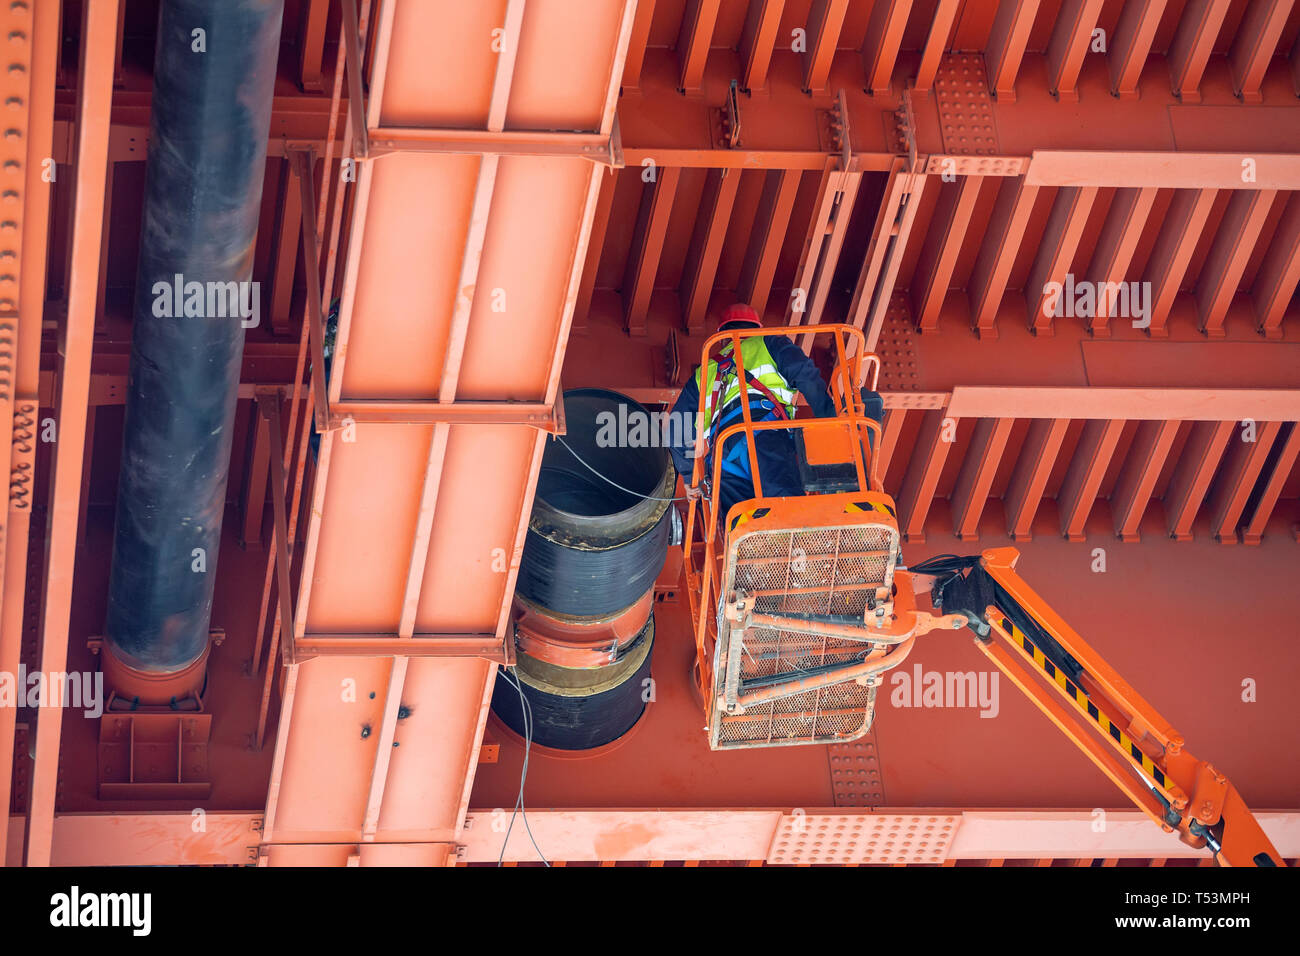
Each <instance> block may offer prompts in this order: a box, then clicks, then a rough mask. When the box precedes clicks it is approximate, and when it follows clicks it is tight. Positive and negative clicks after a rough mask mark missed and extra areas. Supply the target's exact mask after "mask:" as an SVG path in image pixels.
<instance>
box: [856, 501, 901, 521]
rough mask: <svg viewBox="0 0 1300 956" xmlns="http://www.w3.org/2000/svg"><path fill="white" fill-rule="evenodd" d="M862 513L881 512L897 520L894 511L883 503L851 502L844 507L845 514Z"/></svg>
mask: <svg viewBox="0 0 1300 956" xmlns="http://www.w3.org/2000/svg"><path fill="white" fill-rule="evenodd" d="M860 511H881V512H884V513H885V514H887V515H889V517H891V518H897V517H898V515H896V514H895V513H894V509H893V508H891V507H890V506H889V505H887V504H885V503H884V502H883V501H879V502H878V501H850V502H849V503H848V504H846V505H845V506H844V513H845V514H854V513H857V512H860Z"/></svg>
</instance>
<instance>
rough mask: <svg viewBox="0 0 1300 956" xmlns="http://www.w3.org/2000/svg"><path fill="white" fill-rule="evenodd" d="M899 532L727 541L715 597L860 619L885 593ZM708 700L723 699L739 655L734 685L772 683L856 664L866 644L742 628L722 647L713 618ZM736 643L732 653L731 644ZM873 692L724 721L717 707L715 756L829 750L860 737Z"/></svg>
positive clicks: (776, 610)
mask: <svg viewBox="0 0 1300 956" xmlns="http://www.w3.org/2000/svg"><path fill="white" fill-rule="evenodd" d="M897 555H898V532H897V530H896V529H894V528H892V527H890V526H888V525H878V524H865V525H852V526H846V527H831V528H815V529H783V530H771V531H753V532H750V533H749V534H744V535H739V536H737V537H736V539H735V540H734V541H733V542H732V553H731V560H730V562H729V565H728V566H729V568H730V573H729V579H728V582H727V589H726V591H724V592H723V593H725V594H730V593H731V592H733V591H743V592H744V593H745V594H747V595H749V596H750V597H751V598H752V599H753V607H754V611H755V612H756V613H760V614H833V615H836V616H847V617H854V618H858V619H861V618H862V617H863V615H864V613H865V611H866V606H867V601H868V600H869V599H870V598H872V597H873V596H874V595H875V591H876V588H878V587H891V586H892V584H893V575H894V564H895V562H896V560H897ZM718 624H719V629H718V633H719V635H720V638H719V642H718V653H717V660H716V661H715V667H714V674H715V697H714V699H715V701H716V699H717V697H718V696H721V695H722V694H723V691H724V687H725V681H726V675H727V664H728V658H729V657H730V656H731V655H733V654H734V655H738V656H739V676H740V682H741V685H742V686H744V685H745V684H750V685H751V686H752V683H753V682H755V681H763V680H765V679H771V678H773V677H784V678H785V679H786V680H795V679H798V678H799V677H800V676H803V675H804V674H806V673H807V672H808V671H810V670H813V669H816V668H821V667H825V666H828V665H832V666H833V665H835V664H849V663H853V662H854V661H857V660H860V659H861V658H862V656H863V655H864V654H865V653H866V652H868V651H870V650H871V649H872V647H874V645H872V644H865V643H863V642H861V641H851V640H841V639H837V638H829V637H824V636H819V635H810V634H800V633H794V632H791V631H784V630H775V629H772V628H750V629H749V630H748V631H746V632H745V634H744V638H743V642H736V641H735V640H734V639H730V640H729V639H728V637H727V634H728V629H727V626H726V622H725V621H724V620H722V619H721V617H719V621H718ZM737 643H739V646H735V645H736V644H737ZM875 700H876V689H875V688H874V687H866V686H862V685H859V684H856V683H853V682H852V681H847V682H844V683H841V684H835V685H832V686H830V687H825V688H820V689H817V690H811V691H804V692H801V693H797V694H792V695H791V696H787V697H781V698H777V699H776V700H773V701H769V702H767V703H764V704H760V705H756V706H753V707H750V708H748V709H747V710H746V712H745V713H744V714H737V715H728V714H726V712H725V711H722V710H717V709H715V712H714V715H713V720H712V721H711V728H712V734H711V738H712V745H713V747H714V748H715V749H719V750H724V749H734V748H741V747H771V746H787V745H792V744H819V743H836V742H842V741H846V740H853V739H855V738H857V737H860V736H861V735H862V734H864V733H866V731H867V730H868V728H870V726H871V722H872V719H873V717H874V713H875Z"/></svg>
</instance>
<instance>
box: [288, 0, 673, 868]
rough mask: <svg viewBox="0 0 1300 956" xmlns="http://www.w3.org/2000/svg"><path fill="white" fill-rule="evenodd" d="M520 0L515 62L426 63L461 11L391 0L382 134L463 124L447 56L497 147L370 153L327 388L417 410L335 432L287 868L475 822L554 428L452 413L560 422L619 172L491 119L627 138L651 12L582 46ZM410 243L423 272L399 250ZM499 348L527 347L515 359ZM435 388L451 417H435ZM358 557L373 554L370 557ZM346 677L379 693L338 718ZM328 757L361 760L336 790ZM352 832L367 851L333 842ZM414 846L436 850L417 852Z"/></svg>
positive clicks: (322, 498) (296, 746) (317, 557)
mask: <svg viewBox="0 0 1300 956" xmlns="http://www.w3.org/2000/svg"><path fill="white" fill-rule="evenodd" d="M448 2H450V0H448ZM511 9H512V13H513V15H514V22H516V23H519V24H520V27H519V34H518V42H517V43H512V42H511V39H512V34H513V29H512V28H509V27H508V28H507V30H506V37H505V44H504V49H506V50H508V49H509V48H510V47H511V46H515V47H517V50H518V53H517V57H516V58H515V62H514V65H513V77H511V75H510V72H509V71H508V70H506V69H505V68H503V66H502V63H503V58H502V57H498V56H496V55H495V52H496V51H489V50H488V49H487V45H486V44H483V45H482V47H479V46H478V44H477V43H475V42H470V41H469V40H466V42H464V43H463V44H462V46H463V49H465V50H466V51H467V55H468V56H471V57H477V58H478V62H477V64H476V66H475V68H474V69H472V70H468V71H465V70H462V69H461V66H462V64H459V63H458V64H454V65H453V64H441V65H440V64H432V65H431V64H430V63H429V61H428V60H427V56H426V55H425V54H424V53H423V51H422V47H421V45H420V42H419V40H418V37H419V36H423V35H427V34H428V33H429V32H430V30H431V29H435V28H436V26H437V25H438V24H439V23H442V22H445V13H446V11H445V10H444V9H442V8H441V7H440V6H439V5H438V4H433V3H423V2H421V3H411V2H399V3H392V4H385V5H383V6H382V7H381V8H380V22H379V24H378V25H377V31H378V33H377V36H378V41H377V44H376V53H375V58H374V64H375V66H374V73H373V75H372V77H371V83H370V89H371V100H370V111H369V113H370V115H369V122H370V125H371V127H372V129H375V130H377V129H381V128H384V126H385V125H386V124H388V123H389V122H390V121H393V120H395V118H398V117H400V122H401V124H402V125H403V126H405V127H406V128H408V129H411V130H415V131H416V132H417V135H416V136H415V137H413V138H414V139H419V133H422V132H424V131H425V130H427V129H429V128H431V126H429V125H428V124H434V123H445V122H446V118H444V116H443V115H442V114H441V113H440V110H443V109H444V108H445V103H444V102H442V101H430V100H429V99H428V97H427V96H425V95H423V93H422V90H423V86H422V85H421V84H423V83H424V82H426V80H425V77H426V76H427V71H428V70H429V69H433V70H435V72H437V71H439V70H441V71H442V73H441V74H440V75H439V76H440V79H439V81H440V82H447V83H452V84H460V85H461V87H462V88H463V89H462V92H463V94H464V96H465V97H467V98H469V99H478V98H480V97H481V100H482V102H483V103H485V104H486V107H485V109H484V110H483V111H481V112H480V114H479V115H478V117H477V118H472V117H471V118H469V119H468V120H466V119H465V118H461V121H462V122H465V123H466V126H467V128H470V131H471V132H472V133H474V134H475V135H476V136H478V137H479V138H480V139H482V140H483V141H484V154H485V155H489V156H491V159H487V158H485V157H484V156H479V157H475V156H470V157H462V156H459V155H456V154H454V153H451V152H443V151H432V152H430V151H415V150H404V151H402V152H401V153H400V154H393V155H388V156H384V157H382V158H379V159H375V160H372V161H370V162H367V163H365V164H363V165H362V168H361V175H360V177H359V179H358V181H357V186H356V189H357V196H356V202H355V209H354V213H353V221H352V227H351V237H350V239H349V244H348V262H347V266H346V269H345V272H344V278H343V295H342V305H341V309H340V327H339V333H338V340H337V344H338V354H337V357H336V360H335V361H336V364H335V365H334V367H333V368H332V369H331V377H330V383H329V387H330V395H329V397H330V399H331V401H332V402H337V403H338V408H339V409H341V410H342V411H343V412H346V411H348V410H349V409H350V408H353V409H355V410H357V411H361V412H365V410H366V406H367V405H368V403H374V402H378V403H381V405H383V406H384V407H382V408H375V407H373V406H371V407H370V411H369V414H371V415H372V416H373V417H375V418H381V417H383V416H389V417H398V418H402V419H404V420H402V421H398V422H390V423H387V424H381V423H379V422H378V421H371V422H364V423H363V422H356V423H355V426H356V440H355V445H357V446H360V447H359V448H354V447H351V445H350V443H349V441H348V439H347V437H346V430H345V429H337V430H334V431H330V432H328V433H326V434H325V435H323V436H322V439H321V446H320V456H319V461H318V462H317V470H316V479H315V480H316V487H315V489H314V492H313V504H312V508H311V515H312V517H311V518H310V523H309V526H308V530H307V542H306V548H305V552H304V556H303V565H302V572H301V579H300V588H299V597H298V610H297V616H296V620H295V622H294V632H293V635H294V636H293V639H294V640H295V642H296V646H297V648H298V650H299V652H300V653H301V654H303V655H304V660H303V662H301V663H298V664H295V665H294V666H292V667H290V668H288V670H287V672H286V677H285V681H284V688H283V691H282V694H283V703H282V705H281V713H282V716H281V721H280V727H279V730H278V732H277V737H276V751H275V754H274V758H273V760H274V762H273V768H272V779H271V786H270V790H269V793H268V803H267V832H266V836H265V844H264V851H265V853H264V859H265V860H266V861H267V862H268V863H271V864H273V865H276V864H282V863H292V862H303V861H310V860H313V859H314V860H318V861H321V862H330V863H341V862H346V859H347V858H348V857H349V856H355V857H356V858H357V860H358V862H359V863H360V864H361V865H367V864H368V862H369V863H374V862H383V861H388V862H423V863H426V864H439V863H444V862H447V861H448V859H449V858H450V856H451V855H452V854H453V852H454V844H455V841H456V839H457V834H458V832H459V830H460V828H461V825H462V823H463V819H464V813H465V809H466V806H467V803H468V798H469V787H470V784H471V782H472V778H473V771H474V766H475V763H476V761H477V759H478V752H479V741H480V740H481V738H482V734H483V727H484V724H485V722H486V719H487V710H488V704H489V701H490V698H491V692H492V687H493V679H492V678H493V675H494V673H495V667H496V661H502V662H504V661H505V660H506V659H507V658H506V654H505V651H506V650H507V649H508V648H507V645H506V640H505V632H506V626H507V624H508V621H509V615H508V612H509V600H508V595H509V593H511V591H512V590H513V586H514V579H515V575H516V574H517V569H518V563H519V556H520V553H521V551H522V547H523V539H524V535H525V533H526V531H527V516H528V514H529V512H530V510H531V505H532V495H533V486H534V483H535V481H536V476H537V473H538V470H539V468H540V462H541V454H542V451H543V449H544V447H545V445H544V443H545V440H546V437H545V434H544V432H543V431H541V430H540V429H539V428H537V427H534V426H533V425H531V424H527V423H525V422H516V423H515V424H513V425H505V424H503V425H501V426H500V427H492V428H484V427H479V425H477V424H474V421H475V420H474V419H472V418H469V417H466V416H465V415H463V414H462V413H461V412H460V411H458V410H457V409H458V407H459V406H462V405H477V406H478V411H479V412H485V411H486V412H487V413H488V415H489V416H490V417H491V416H495V417H497V418H500V417H501V416H505V415H514V414H516V413H517V412H518V408H517V407H516V408H515V409H514V410H511V409H510V408H508V407H506V406H510V405H512V404H513V405H515V406H520V405H524V406H530V407H531V408H533V409H534V410H536V411H537V413H538V414H539V415H541V416H547V417H549V418H550V419H551V420H552V421H553V422H554V427H555V428H556V429H557V430H558V429H561V428H562V427H563V423H562V416H561V414H560V410H559V409H558V408H556V403H557V398H558V391H559V373H560V366H561V363H562V360H563V355H564V348H565V339H566V338H567V335H568V331H569V328H570V325H571V322H572V317H573V310H574V308H575V306H576V304H577V301H578V297H579V294H580V286H581V281H582V266H583V264H584V263H585V261H586V260H587V257H588V240H589V236H590V229H591V222H592V219H593V217H594V216H595V211H596V206H597V204H598V198H599V191H600V185H601V179H602V177H603V175H604V174H603V171H602V168H601V167H600V166H598V165H594V164H592V163H590V162H587V161H585V160H586V157H584V156H583V155H582V154H581V153H580V152H578V151H573V152H570V153H569V154H567V156H554V155H552V156H549V157H545V158H537V157H536V154H532V153H522V152H521V153H513V154H512V153H506V152H502V151H500V150H498V149H497V148H496V145H497V144H494V143H492V142H490V141H489V140H490V139H491V137H494V136H498V135H504V134H498V133H494V132H493V127H495V128H496V129H497V130H500V129H501V128H502V125H503V123H504V120H505V117H506V115H507V107H508V109H509V115H510V117H511V122H512V123H515V122H518V123H519V125H521V126H525V127H527V126H529V125H534V126H538V127H541V128H552V127H556V126H558V127H559V128H567V129H586V130H596V131H597V132H596V133H594V134H592V135H593V136H594V137H596V138H597V139H599V140H603V141H610V139H611V137H612V136H613V129H614V105H615V101H616V98H617V90H618V77H619V76H621V75H622V72H623V68H624V64H625V58H626V47H627V44H628V42H629V37H630V35H631V32H632V25H633V5H631V4H627V3H622V2H617V3H605V4H602V5H598V6H595V7H593V9H592V10H591V11H590V15H589V16H588V17H586V18H584V19H583V21H582V24H583V29H584V31H586V32H585V33H583V35H582V36H580V37H577V38H576V45H575V46H574V48H573V49H574V50H575V51H579V50H580V51H582V53H581V55H576V54H574V53H572V52H563V51H561V52H560V53H559V54H557V53H556V52H555V47H554V44H552V43H542V42H539V40H538V38H539V37H555V36H560V35H563V36H570V35H571V32H572V23H573V21H572V20H571V19H570V18H567V17H566V11H565V10H564V9H562V8H559V7H552V6H548V5H529V6H528V7H527V8H526V9H525V8H524V7H523V5H522V4H512V8H511ZM520 11H522V13H523V16H522V19H520V18H519V16H518V13H519V12H520ZM458 15H459V14H458ZM466 16H469V17H470V18H471V21H474V18H477V21H476V22H466V23H464V24H463V26H464V27H465V29H467V30H468V31H469V34H470V35H471V36H478V35H479V34H480V32H481V35H482V36H484V37H486V36H488V34H489V33H490V32H491V30H492V29H494V28H496V27H498V26H499V24H496V23H493V22H492V21H493V20H494V19H495V16H496V15H494V13H493V11H491V10H480V9H477V8H473V9H471V10H470V11H469V12H468V13H467V14H466ZM510 19H511V18H510V16H508V18H507V20H508V22H510ZM399 21H400V22H399ZM457 22H458V23H460V22H461V21H460V20H458V21H457ZM556 55H561V56H562V57H563V63H564V67H565V68H564V69H563V70H559V69H557V68H556V63H555V62H554V57H555V56H556ZM547 57H549V58H550V59H549V60H548V59H547ZM448 71H453V72H450V73H449V72H448ZM575 71H576V74H575ZM485 74H489V75H490V74H495V75H494V79H493V83H492V87H491V89H490V90H489V89H487V88H486V84H484V83H483V81H482V80H481V79H477V80H476V78H479V77H482V76H484V75H485ZM575 75H581V77H582V79H583V82H582V83H575V82H574V76H575ZM476 82H477V85H475V84H476ZM556 84H561V85H558V86H557V85H556ZM511 85H513V90H512V92H511V95H510V96H509V99H507V93H506V90H507V89H508V88H510V87H511ZM543 94H544V95H543ZM447 102H460V100H459V99H452V100H449V101H447ZM557 110H558V111H559V112H558V113H557V112H556V111H557ZM477 126H481V127H483V129H481V130H476V129H472V127H477ZM378 138H379V137H376V139H378ZM488 163H492V164H494V165H495V166H496V175H495V183H494V189H493V191H492V192H491V194H490V201H489V199H488V197H487V196H486V195H485V194H486V189H485V187H484V186H483V183H482V175H481V170H482V168H483V167H484V166H485V165H486V164H488ZM663 172H668V171H663ZM474 195H477V196H478V201H477V203H476V202H475V201H474V200H473V199H470V198H469V197H471V196H474ZM476 205H477V208H475V207H476ZM413 207H414V208H413ZM483 216H486V217H487V218H486V221H483ZM479 233H481V239H480V237H479V235H478V234H479ZM457 253H459V254H460V255H459V257H458V256H457ZM412 254H416V255H418V256H419V257H420V258H421V261H424V262H426V263H428V269H427V270H423V271H421V270H416V271H412V270H409V269H407V268H405V267H404V266H402V265H401V263H402V262H405V261H407V260H408V259H409V257H410V256H411V255H412ZM651 278H653V277H651ZM467 299H468V304H467V303H466V300H467ZM412 309H414V310H415V315H412V313H411V310H412ZM502 341H510V342H511V344H512V347H513V349H512V351H511V352H510V353H509V355H510V358H509V361H507V362H503V361H502V354H503V353H502V352H501V348H500V343H501V342H502ZM431 368H432V370H433V371H432V373H430V369H431ZM502 395H510V396H511V397H513V398H514V399H516V401H515V402H514V403H509V402H500V401H499V400H497V399H498V398H499V396H502ZM435 396H436V399H437V401H436V402H432V403H431V402H430V399H432V398H434V397H435ZM430 404H436V405H438V406H439V407H438V409H437V414H438V416H439V417H440V418H443V419H444V420H442V421H434V422H428V421H423V420H420V419H424V418H426V417H427V416H428V412H429V408H428V406H429V405H430ZM456 416H460V417H459V418H457V417H456ZM440 433H445V435H446V437H445V438H444V437H443V435H442V434H440ZM444 442H445V445H444ZM394 541H398V542H400V543H399V544H398V545H397V546H396V547H394V545H393V542H394ZM407 542H410V545H411V546H410V548H409V550H408V548H407V547H406V543H407ZM361 554H366V555H369V559H365V560H363V563H362V564H360V565H358V563H357V558H358V555H361ZM358 587H360V588H361V589H362V591H360V592H358V591H356V588H358ZM362 592H364V593H366V594H367V595H368V596H367V597H366V598H365V599H364V600H360V601H358V600H354V598H355V596H356V594H359V593H362ZM358 610H360V611H361V613H362V615H363V617H362V618H361V619H359V618H357V616H356V612H357V611H358ZM449 654H454V656H449ZM307 655H311V656H310V657H307ZM483 655H487V656H490V657H491V658H492V659H490V660H488V659H484V656H483ZM344 679H347V680H351V681H355V682H356V685H357V687H358V688H359V689H362V688H366V687H370V688H374V691H373V696H368V695H366V694H365V693H360V694H358V695H357V699H356V705H357V706H355V707H351V708H349V707H348V706H345V707H344V708H343V709H342V710H341V711H340V709H339V707H338V693H339V691H338V688H339V683H340V681H341V680H344ZM403 703H405V704H408V705H410V706H409V708H407V710H409V713H407V710H403V708H402V707H401V706H400V705H401V704H403ZM359 727H364V728H365V729H366V730H368V731H369V732H368V733H358V730H359ZM399 746H400V749H395V748H397V747H399ZM322 761H324V762H326V763H330V764H331V765H334V764H337V763H339V762H343V763H346V764H347V765H348V766H349V767H350V768H352V770H353V771H354V772H353V773H349V774H347V775H339V776H340V779H338V780H337V781H336V785H335V786H331V787H321V786H320V783H319V773H318V769H319V767H320V766H321V765H322ZM340 841H341V842H342V843H351V844H354V845H355V849H354V850H352V851H349V852H347V853H343V854H342V855H341V856H340V855H339V854H337V853H335V851H334V850H331V849H327V844H334V845H339V843H340ZM398 842H400V843H401V844H402V845H403V846H407V847H413V846H418V847H420V848H421V849H419V850H418V852H415V851H413V854H412V855H408V856H403V855H402V854H400V853H398V852H397V847H396V843H398ZM372 843H373V845H371V844H372ZM395 854H396V855H395ZM399 857H400V858H401V859H399Z"/></svg>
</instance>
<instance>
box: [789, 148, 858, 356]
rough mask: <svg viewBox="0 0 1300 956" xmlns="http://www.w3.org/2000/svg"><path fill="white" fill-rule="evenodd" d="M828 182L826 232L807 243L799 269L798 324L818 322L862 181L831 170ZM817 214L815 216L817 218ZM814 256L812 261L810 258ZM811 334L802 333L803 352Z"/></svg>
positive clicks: (810, 343) (854, 175)
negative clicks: (801, 278)
mask: <svg viewBox="0 0 1300 956" xmlns="http://www.w3.org/2000/svg"><path fill="white" fill-rule="evenodd" d="M831 181H832V183H834V185H833V191H834V193H835V195H834V196H833V197H832V196H831V191H830V190H828V191H827V193H825V194H823V202H824V203H825V202H829V203H830V208H829V209H828V210H827V213H828V215H829V220H828V226H829V230H828V233H827V234H826V235H824V236H822V237H820V238H821V239H822V240H824V241H820V242H819V241H816V240H814V241H812V242H810V243H809V244H808V246H807V248H808V250H809V253H810V255H809V259H808V260H807V261H805V263H804V264H803V265H804V268H802V269H800V273H801V275H802V276H806V277H807V278H806V280H805V281H806V282H807V284H806V285H801V286H800V288H802V289H803V290H804V292H805V293H806V300H807V301H806V303H805V306H806V307H805V309H804V311H803V312H801V313H796V315H797V318H796V320H795V321H796V323H797V324H801V325H816V324H818V323H820V322H821V316H822V309H823V308H825V306H826V298H827V296H828V295H830V291H831V284H832V282H833V280H834V278H835V267H836V266H837V265H838V264H839V261H840V253H841V252H842V251H843V249H844V239H845V237H846V236H847V235H848V232H849V220H850V219H851V218H852V213H853V204H854V202H855V201H856V200H857V197H858V187H859V186H861V184H862V173H856V172H855V173H844V174H843V175H841V176H838V177H837V176H836V174H834V173H832V175H831ZM820 218H821V217H820V216H818V219H820ZM814 257H815V260H814ZM794 304H795V300H794V298H793V297H792V298H791V301H790V306H791V309H793V308H794ZM812 339H813V333H811V332H810V333H808V334H806V335H804V336H803V342H802V346H803V349H804V351H805V352H806V351H808V350H809V349H810V348H811V347H812Z"/></svg>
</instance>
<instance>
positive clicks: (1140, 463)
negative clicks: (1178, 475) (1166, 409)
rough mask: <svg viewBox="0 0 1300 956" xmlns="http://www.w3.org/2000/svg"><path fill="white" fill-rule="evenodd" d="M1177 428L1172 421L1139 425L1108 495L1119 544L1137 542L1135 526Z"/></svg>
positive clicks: (1158, 475)
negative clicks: (1113, 488)
mask: <svg viewBox="0 0 1300 956" xmlns="http://www.w3.org/2000/svg"><path fill="white" fill-rule="evenodd" d="M1178 427H1179V423H1178V422H1176V421H1164V422H1154V421H1152V422H1143V423H1142V424H1141V425H1140V426H1139V427H1138V430H1137V434H1136V435H1135V436H1134V438H1133V447H1132V448H1130V449H1129V452H1128V456H1127V458H1126V460H1125V464H1124V468H1123V470H1122V471H1121V472H1120V475H1119V478H1118V479H1117V480H1116V482H1115V490H1114V491H1113V492H1111V496H1110V508H1111V512H1112V515H1113V517H1114V519H1115V534H1116V535H1117V536H1118V537H1119V539H1120V540H1121V541H1137V540H1138V526H1139V525H1141V523H1142V515H1143V514H1144V513H1145V512H1146V508H1147V503H1148V502H1149V501H1150V500H1151V495H1152V493H1153V492H1154V491H1155V487H1156V481H1157V480H1158V479H1159V478H1160V472H1161V469H1163V468H1164V465H1165V459H1166V458H1168V457H1169V451H1170V449H1171V448H1172V447H1173V444H1174V439H1175V438H1176V437H1177V436H1178Z"/></svg>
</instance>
